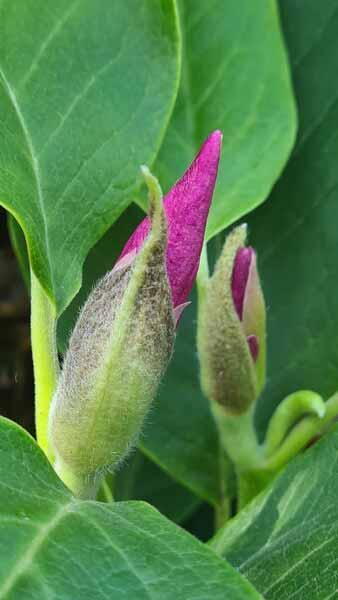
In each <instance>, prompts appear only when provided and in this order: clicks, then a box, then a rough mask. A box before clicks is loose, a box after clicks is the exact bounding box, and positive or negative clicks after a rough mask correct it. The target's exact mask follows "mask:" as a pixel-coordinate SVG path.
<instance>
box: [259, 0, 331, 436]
mask: <svg viewBox="0 0 338 600" xmlns="http://www.w3.org/2000/svg"><path fill="white" fill-rule="evenodd" d="M280 9H281V16H282V22H283V26H284V31H285V39H286V41H287V45H288V49H289V54H290V61H291V67H292V73H293V79H294V87H295V91H296V97H297V102H298V107H299V114H300V128H299V135H298V140H297V144H296V147H295V150H294V152H293V154H292V156H291V159H290V162H289V164H288V166H287V168H286V170H285V171H284V173H283V176H282V177H281V179H280V180H279V182H278V183H277V185H276V186H275V188H274V190H273V192H272V195H271V198H270V200H269V201H268V202H267V203H266V204H265V205H264V206H263V207H261V208H260V209H258V210H257V211H256V212H255V213H254V215H253V218H252V219H251V220H250V232H251V235H250V243H251V244H252V245H253V246H256V247H257V249H258V260H259V268H260V273H261V278H262V282H263V287H264V291H265V295H266V301H267V305H268V307H269V308H268V313H267V316H268V384H267V388H266V392H265V395H264V398H263V402H262V404H261V407H260V410H259V415H258V416H259V426H260V429H264V426H265V425H266V422H267V418H268V417H269V416H270V414H271V412H272V411H273V409H274V407H275V406H276V405H277V404H278V402H279V401H280V400H281V399H282V398H283V397H285V396H286V395H287V394H289V393H291V392H294V391H296V390H297V389H313V390H315V391H317V392H319V393H321V394H322V395H323V396H324V397H328V396H329V395H331V394H332V393H333V392H335V391H336V389H337V388H338V302H337V294H338V283H337V282H338V229H337V221H338V170H337V157H338V103H337V97H338V93H337V85H336V73H337V69H338V54H337V52H336V51H335V48H336V43H337V31H338V1H337V0H329V1H328V2H325V3H323V5H321V10H318V3H317V2H316V0H300V1H299V2H293V0H283V1H282V2H281V3H280Z"/></svg>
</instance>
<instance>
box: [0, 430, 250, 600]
mask: <svg viewBox="0 0 338 600" xmlns="http://www.w3.org/2000/svg"><path fill="white" fill-rule="evenodd" d="M0 551H1V561H0V598H1V599H4V600H5V599H6V600H21V599H22V600H26V599H27V598H31V599H32V600H33V599H34V600H43V599H46V600H47V599H48V600H49V599H50V598H58V600H62V599H67V600H68V599H69V600H70V599H71V600H87V599H88V600H92V599H93V598H95V600H100V599H101V598H102V599H107V598H109V599H110V600H115V599H116V600H123V599H124V598H125V599H126V600H131V599H135V600H136V598H137V600H148V599H149V598H152V600H177V598H178V594H179V598H180V600H200V599H201V598H213V599H215V600H217V599H219V600H223V599H224V598H225V597H229V598H231V599H234V600H237V599H238V600H242V599H243V600H244V599H248V600H249V599H252V600H253V599H255V598H257V599H258V598H260V595H259V594H258V593H257V592H255V590H254V589H253V588H252V587H251V585H250V584H249V583H248V582H247V581H246V580H245V579H244V578H243V577H241V576H240V575H239V574H238V573H237V572H236V571H235V570H234V569H233V568H232V567H231V566H230V565H228V564H227V563H225V562H223V561H222V560H221V559H220V558H219V557H217V556H216V554H215V553H214V552H213V551H212V550H210V549H209V548H207V547H206V546H203V545H202V544H201V543H200V542H198V541H197V540H195V539H194V538H193V537H192V536H190V535H189V534H188V533H186V532H184V531H183V530H181V529H180V528H178V527H177V526H176V525H174V524H172V523H171V522H170V521H168V520H167V519H166V518H165V517H162V516H161V515H160V514H159V513H158V512H157V511H155V510H154V509H152V508H151V507H150V506H149V505H147V504H144V503H142V502H140V503H139V502H120V503H116V504H112V505H108V504H103V503H99V502H93V501H88V502H85V501H80V500H76V499H75V498H74V497H73V496H72V495H71V494H70V492H69V491H68V490H67V489H66V488H65V487H64V485H63V484H62V483H61V482H60V481H59V480H58V478H57V476H56V475H55V473H54V471H53V469H52V467H51V466H50V464H49V463H48V462H47V460H46V458H45V456H44V455H43V453H42V451H41V450H40V449H39V448H38V447H37V446H36V444H35V442H34V441H33V440H32V438H30V436H28V434H27V433H25V432H24V431H23V430H22V429H21V428H19V427H18V426H17V425H15V424H14V423H12V422H10V421H6V420H4V419H2V420H1V421H0Z"/></svg>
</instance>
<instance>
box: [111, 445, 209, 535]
mask: <svg viewBox="0 0 338 600" xmlns="http://www.w3.org/2000/svg"><path fill="white" fill-rule="evenodd" d="M109 480H110V479H109V477H108V484H109ZM112 490H113V494H114V498H115V500H144V501H145V502H149V504H151V505H152V506H154V507H155V508H157V510H159V511H160V512H161V513H162V514H163V515H165V516H166V517H167V518H168V519H170V520H171V521H175V522H176V523H182V521H184V520H186V519H188V518H189V517H190V516H191V515H192V513H194V512H195V511H196V509H197V508H198V507H199V506H200V504H201V501H200V500H199V499H198V498H197V497H196V496H194V495H193V494H192V493H191V492H189V491H188V490H187V489H186V488H185V487H183V486H182V485H179V484H178V483H176V481H174V480H173V479H172V478H171V477H170V476H169V475H167V474H166V473H165V472H164V471H163V470H162V469H160V468H159V467H158V466H157V465H156V464H155V463H154V462H152V461H151V460H149V459H148V458H147V457H146V456H145V455H144V454H142V452H140V451H139V450H136V451H135V452H134V453H133V455H132V456H131V457H129V458H128V459H127V460H126V462H125V464H124V465H123V466H122V468H121V469H120V470H119V471H118V472H117V473H116V475H114V477H113V480H112Z"/></svg>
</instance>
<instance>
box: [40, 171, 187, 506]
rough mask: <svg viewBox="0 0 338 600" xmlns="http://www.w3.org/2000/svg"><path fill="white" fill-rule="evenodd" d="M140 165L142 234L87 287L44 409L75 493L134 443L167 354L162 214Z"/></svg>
mask: <svg viewBox="0 0 338 600" xmlns="http://www.w3.org/2000/svg"><path fill="white" fill-rule="evenodd" d="M143 173H144V176H145V179H146V183H147V185H148V188H149V191H150V219H151V228H150V231H149V234H148V236H147V238H146V240H145V242H144V244H143V246H142V248H141V249H139V250H138V251H132V252H129V254H127V255H125V256H124V257H123V258H121V259H120V260H119V261H118V262H117V264H116V265H115V267H114V268H113V270H112V271H111V272H109V273H108V274H107V275H106V276H105V277H104V278H103V279H102V280H101V281H100V282H99V283H98V285H97V286H96V288H95V289H94V290H93V292H92V293H91V294H90V296H89V298H88V300H87V302H86V304H85V305H84V308H83V309H82V312H81V314H80V316H79V319H78V321H77V324H76V326H75V329H74V331H73V334H72V336H71V339H70V343H69V349H68V352H67V354H66V356H65V360H64V364H63V370H62V374H61V377H60V381H59V384H58V388H57V391H56V393H55V396H54V398H53V403H52V408H51V413H50V421H49V436H50V441H51V445H52V447H53V449H54V452H55V456H56V463H55V468H56V471H57V472H58V473H59V475H60V476H61V477H62V478H63V479H64V481H65V482H66V483H68V485H70V487H72V488H73V491H75V493H79V495H81V494H82V495H84V492H83V488H84V487H85V486H84V484H83V482H84V481H87V482H90V481H93V480H94V479H95V480H96V482H97V481H99V479H100V477H98V474H103V473H104V471H105V470H107V469H110V468H112V467H114V465H116V464H117V463H118V462H119V461H120V460H121V458H123V457H124V456H125V454H126V453H127V452H128V449H129V448H130V446H131V445H132V444H134V443H135V440H136V438H137V436H138V434H139V431H140V428H141V426H142V422H143V420H144V417H145V415H146V413H147V411H148V409H149V407H150V405H151V402H152V400H153V399H154V397H155V394H156V392H157V388H158V385H159V382H160V380H161V377H162V375H163V373H164V371H165V369H166V367H167V365H168V362H169V359H170V357H171V354H172V348H173V342H174V331H175V325H174V314H173V305H172V300H171V292H170V286H169V282H168V278H167V273H166V266H165V251H166V220H165V216H164V212H163V206H162V197H161V191H160V188H159V185H158V183H157V181H156V180H155V178H153V177H152V176H151V174H150V173H149V171H148V170H147V169H146V168H144V169H143ZM81 482H82V483H81ZM86 493H87V492H86Z"/></svg>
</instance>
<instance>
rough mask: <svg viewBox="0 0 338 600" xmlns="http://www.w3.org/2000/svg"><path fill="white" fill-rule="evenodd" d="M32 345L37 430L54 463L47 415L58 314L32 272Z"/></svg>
mask: <svg viewBox="0 0 338 600" xmlns="http://www.w3.org/2000/svg"><path fill="white" fill-rule="evenodd" d="M31 343H32V355H33V367H34V380H35V426H36V438H37V442H38V444H39V446H40V447H41V448H42V450H43V451H44V452H45V454H46V455H47V457H48V458H49V460H50V461H51V462H52V460H53V456H52V451H51V449H50V447H49V444H48V436H47V428H48V415H49V408H50V403H51V400H52V396H53V393H54V390H55V387H56V383H57V379H58V375H59V363H58V356H57V349H56V311H55V307H54V305H53V304H52V302H51V300H50V299H49V298H48V296H47V294H46V292H45V291H44V289H43V288H42V286H41V284H40V282H39V281H38V279H37V278H36V276H35V274H34V273H33V271H31Z"/></svg>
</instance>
